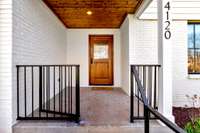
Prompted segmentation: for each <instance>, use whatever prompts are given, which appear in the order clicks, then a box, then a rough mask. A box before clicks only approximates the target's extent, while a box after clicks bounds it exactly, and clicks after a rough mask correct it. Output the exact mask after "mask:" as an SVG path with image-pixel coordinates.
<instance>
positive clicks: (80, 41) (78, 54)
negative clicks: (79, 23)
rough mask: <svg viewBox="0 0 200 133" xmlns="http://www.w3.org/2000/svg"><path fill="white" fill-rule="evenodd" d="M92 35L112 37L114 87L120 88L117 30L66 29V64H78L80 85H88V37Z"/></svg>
mask: <svg viewBox="0 0 200 133" xmlns="http://www.w3.org/2000/svg"><path fill="white" fill-rule="evenodd" d="M90 34H91V35H92V34H100V35H101V34H113V35H114V44H113V45H114V86H116V87H120V86H121V60H120V55H121V54H120V48H121V46H120V31H119V29H68V30H67V61H68V62H67V63H68V64H80V84H81V86H84V87H85V86H88V84H89V66H88V60H89V59H88V54H89V53H88V49H89V47H88V46H89V42H88V37H89V35H90Z"/></svg>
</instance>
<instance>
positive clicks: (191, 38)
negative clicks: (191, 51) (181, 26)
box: [188, 24, 194, 48]
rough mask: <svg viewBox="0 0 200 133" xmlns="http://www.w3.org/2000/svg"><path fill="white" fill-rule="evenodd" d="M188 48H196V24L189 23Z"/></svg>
mask: <svg viewBox="0 0 200 133" xmlns="http://www.w3.org/2000/svg"><path fill="white" fill-rule="evenodd" d="M188 48H194V25H193V24H190V25H188Z"/></svg>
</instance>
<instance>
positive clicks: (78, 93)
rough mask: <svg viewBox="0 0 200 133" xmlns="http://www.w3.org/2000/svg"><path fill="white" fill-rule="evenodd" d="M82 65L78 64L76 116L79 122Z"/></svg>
mask: <svg viewBox="0 0 200 133" xmlns="http://www.w3.org/2000/svg"><path fill="white" fill-rule="evenodd" d="M79 69H80V66H76V116H77V117H78V118H77V122H79V117H80V83H79V82H80V71H79Z"/></svg>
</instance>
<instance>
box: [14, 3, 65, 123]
mask: <svg viewBox="0 0 200 133" xmlns="http://www.w3.org/2000/svg"><path fill="white" fill-rule="evenodd" d="M13 2H14V4H13V6H14V7H13V12H14V14H13V53H12V56H13V66H12V67H13V76H12V77H13V90H12V94H13V97H12V98H13V116H12V118H13V123H14V122H15V119H16V105H17V104H16V67H15V66H16V65H22V64H24V65H26V64H66V62H67V61H66V43H67V41H66V28H65V26H64V25H63V24H62V23H61V22H60V20H58V19H57V17H56V16H55V15H54V14H53V13H52V11H51V10H50V9H49V8H48V7H47V6H46V5H45V4H44V3H43V2H42V1H41V0H14V1H13ZM20 89H22V88H20ZM29 90H30V89H29ZM27 94H30V93H29V92H27ZM29 102H31V101H29ZM35 103H36V101H35Z"/></svg>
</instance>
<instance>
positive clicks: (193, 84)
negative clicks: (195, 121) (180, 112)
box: [173, 21, 200, 106]
mask: <svg viewBox="0 0 200 133" xmlns="http://www.w3.org/2000/svg"><path fill="white" fill-rule="evenodd" d="M174 29H176V30H174V33H173V34H174V35H173V97H174V105H175V106H184V105H185V104H188V105H191V104H189V103H188V100H187V99H186V97H185V95H186V94H188V95H194V94H197V95H200V80H199V79H198V80H195V79H189V78H188V73H187V72H188V71H187V66H188V64H187V60H188V58H187V54H188V53H187V52H188V51H187V21H178V22H176V23H175V25H174Z"/></svg>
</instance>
